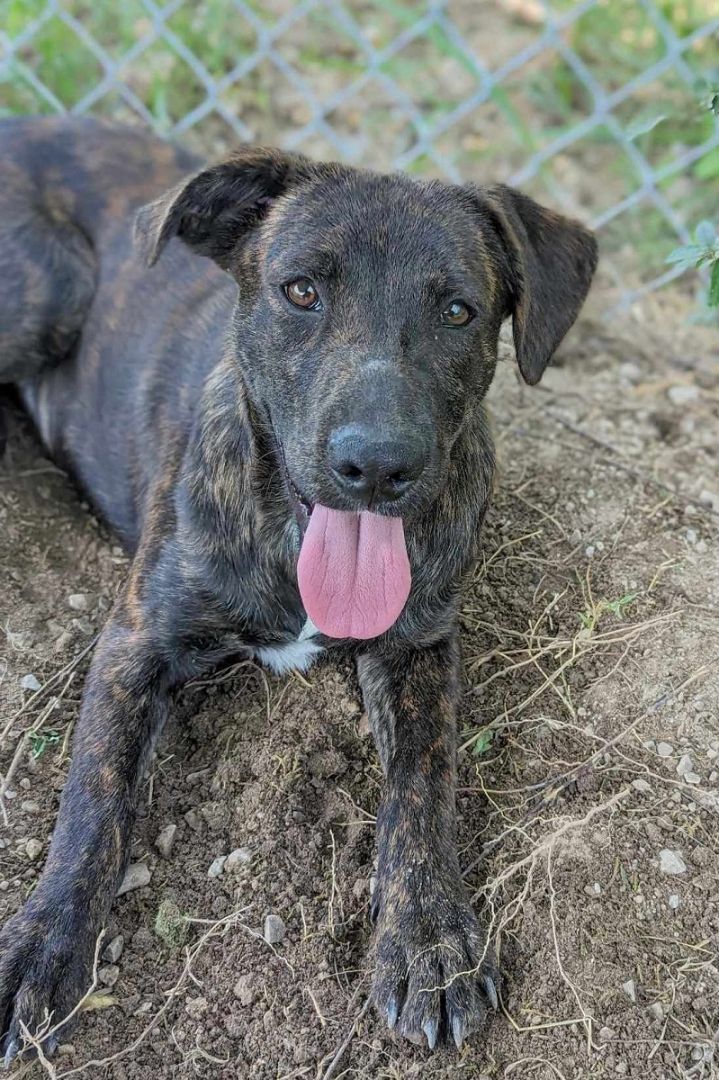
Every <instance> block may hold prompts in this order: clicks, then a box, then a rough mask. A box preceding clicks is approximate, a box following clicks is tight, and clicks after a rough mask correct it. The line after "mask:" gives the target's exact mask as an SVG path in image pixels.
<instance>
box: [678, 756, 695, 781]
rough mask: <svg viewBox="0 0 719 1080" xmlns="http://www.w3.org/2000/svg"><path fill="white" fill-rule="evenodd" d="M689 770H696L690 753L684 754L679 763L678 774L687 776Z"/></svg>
mask: <svg viewBox="0 0 719 1080" xmlns="http://www.w3.org/2000/svg"><path fill="white" fill-rule="evenodd" d="M688 772H694V762H693V761H692V759H691V757H690V756H689V754H682V756H681V757H680V758H679V764H678V765H677V775H678V776H686V774H687V773H688Z"/></svg>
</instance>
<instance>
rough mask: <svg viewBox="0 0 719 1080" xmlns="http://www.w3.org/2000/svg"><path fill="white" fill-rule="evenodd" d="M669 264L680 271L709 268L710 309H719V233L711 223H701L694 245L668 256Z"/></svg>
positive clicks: (680, 248)
mask: <svg viewBox="0 0 719 1080" xmlns="http://www.w3.org/2000/svg"><path fill="white" fill-rule="evenodd" d="M667 262H668V263H669V264H670V265H672V266H676V267H677V268H678V269H679V270H699V269H701V268H702V267H704V266H706V267H708V268H709V293H708V295H707V303H708V305H709V307H719V233H717V230H716V227H715V226H714V225H712V223H711V221H700V222H699V224H698V225H697V227H696V229H695V230H694V237H693V243H691V244H682V246H681V247H678V248H675V249H674V251H672V252H670V254H669V255H668V256H667Z"/></svg>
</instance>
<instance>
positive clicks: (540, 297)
mask: <svg viewBox="0 0 719 1080" xmlns="http://www.w3.org/2000/svg"><path fill="white" fill-rule="evenodd" d="M482 194H483V196H484V205H485V207H486V208H487V209H488V210H489V212H490V214H491V216H492V219H493V223H494V226H495V228H496V229H497V230H498V231H499V233H500V238H501V240H502V242H503V245H504V248H505V251H506V254H507V258H508V265H507V268H506V276H507V284H508V287H509V308H508V311H507V314H511V315H512V322H513V331H514V345H515V348H516V350H517V360H518V362H519V370H520V371H521V373H522V376H523V378H524V379H525V381H526V382H528V383H530V384H531V385H534V384H535V383H538V382H539V380H540V379H541V377H542V374H543V372H544V369H545V368H546V366H547V364H548V363H549V360H550V359H551V357H552V354H553V353H554V351H555V350H556V348H557V347H558V345H559V343H560V341H561V340H562V338H563V337H564V335H565V334H566V332H567V330H569V328H570V326H571V325H572V323H573V322H574V320H575V319H576V317H577V315H578V314H579V309H580V308H581V306H582V304H583V303H584V299H585V297H586V295H587V292H588V291H589V286H590V283H591V280H592V276H593V274H594V271H595V269H596V266H597V242H596V240H595V238H594V235H593V234H592V233H591V232H589V230H588V229H585V228H584V226H583V225H580V223H579V222H578V221H573V220H572V219H571V218H566V217H563V216H562V215H561V214H555V213H554V212H553V211H552V210H546V209H545V208H544V207H542V206H539V204H538V203H536V202H534V200H533V199H530V198H529V197H528V196H527V195H523V194H522V193H521V192H520V191H515V190H513V189H512V188H508V187H505V186H504V185H503V184H498V185H497V186H496V187H490V188H486V189H484V191H483V192H482Z"/></svg>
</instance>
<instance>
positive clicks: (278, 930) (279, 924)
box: [263, 915, 286, 945]
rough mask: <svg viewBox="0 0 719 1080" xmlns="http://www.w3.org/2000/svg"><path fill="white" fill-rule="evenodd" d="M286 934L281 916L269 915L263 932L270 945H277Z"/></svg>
mask: <svg viewBox="0 0 719 1080" xmlns="http://www.w3.org/2000/svg"><path fill="white" fill-rule="evenodd" d="M285 933H286V928H285V924H284V923H283V921H282V919H281V918H280V917H279V915H267V916H266V917H265V928H264V931H263V937H264V939H265V941H266V942H267V944H268V945H277V944H278V943H279V942H280V941H282V939H283V938H284V936H285Z"/></svg>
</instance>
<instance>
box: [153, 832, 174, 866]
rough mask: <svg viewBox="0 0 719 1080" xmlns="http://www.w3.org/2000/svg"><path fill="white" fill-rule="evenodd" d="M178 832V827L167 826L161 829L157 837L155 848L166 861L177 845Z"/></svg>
mask: <svg viewBox="0 0 719 1080" xmlns="http://www.w3.org/2000/svg"><path fill="white" fill-rule="evenodd" d="M176 832H177V825H175V824H174V823H172V824H170V825H165V827H164V829H161V830H160V832H159V833H158V834H157V836H156V837H155V847H156V848H157V850H158V851H159V852H160V854H161V855H162V856H163V858H165V859H169V858H170V852H171V851H172V845H173V844H174V843H175V834H176Z"/></svg>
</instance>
